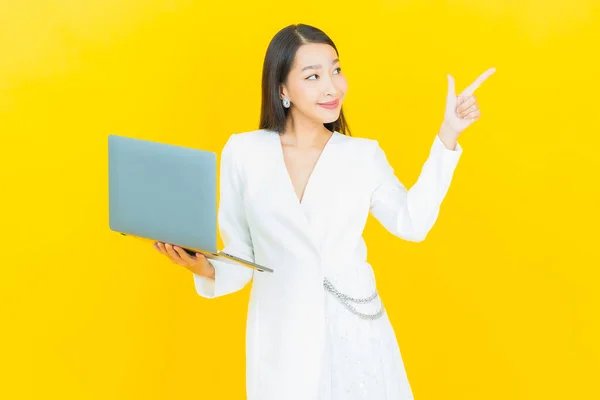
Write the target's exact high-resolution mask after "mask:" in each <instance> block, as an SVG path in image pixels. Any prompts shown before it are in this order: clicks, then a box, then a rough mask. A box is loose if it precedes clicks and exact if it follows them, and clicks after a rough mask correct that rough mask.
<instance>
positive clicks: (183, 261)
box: [154, 242, 215, 279]
mask: <svg viewBox="0 0 600 400" xmlns="http://www.w3.org/2000/svg"><path fill="white" fill-rule="evenodd" d="M154 248H155V249H156V250H158V251H159V252H161V253H162V254H164V255H165V256H167V257H169V259H170V260H171V262H173V263H174V264H179V265H181V266H182V267H185V268H187V269H188V270H190V271H191V272H193V273H194V274H196V275H200V276H205V277H207V278H211V279H215V268H214V267H213V266H212V264H211V263H209V262H208V259H207V258H206V257H205V256H204V254H202V253H196V256H191V255H189V254H188V253H187V252H186V251H185V250H184V249H182V248H181V247H178V246H173V245H172V244H170V243H162V242H156V243H155V244H154Z"/></svg>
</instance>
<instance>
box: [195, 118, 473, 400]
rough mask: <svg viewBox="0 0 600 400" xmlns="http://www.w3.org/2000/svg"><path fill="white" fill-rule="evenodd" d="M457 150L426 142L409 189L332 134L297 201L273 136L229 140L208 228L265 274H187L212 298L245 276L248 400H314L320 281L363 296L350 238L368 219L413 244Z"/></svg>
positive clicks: (383, 164) (366, 143)
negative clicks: (214, 225) (214, 222)
mask: <svg viewBox="0 0 600 400" xmlns="http://www.w3.org/2000/svg"><path fill="white" fill-rule="evenodd" d="M461 154H462V148H461V147H460V145H457V147H456V149H455V150H450V149H447V148H446V147H445V146H444V144H443V143H442V141H441V140H440V139H439V137H438V136H437V135H436V136H435V138H434V140H433V143H432V145H431V148H430V153H429V156H428V158H427V160H426V162H425V163H424V165H423V168H422V170H421V173H420V176H419V178H418V180H417V182H416V183H415V184H414V185H413V186H412V187H411V188H410V190H406V188H405V187H404V185H403V184H402V183H401V182H400V181H399V180H398V178H397V177H396V176H395V174H394V170H393V168H392V167H391V166H390V164H389V163H388V160H387V158H386V156H385V153H384V151H383V150H382V149H381V147H380V146H379V143H378V142H377V141H376V140H371V139H365V138H355V137H350V136H345V135H343V134H341V133H338V132H334V133H333V135H332V136H331V138H330V139H329V141H328V143H327V144H326V146H325V147H324V149H323V152H322V153H321V156H320V158H319V160H318V162H317V164H316V166H315V168H314V170H313V173H312V175H311V177H310V179H309V181H308V184H307V186H306V189H305V192H304V197H303V200H302V202H301V203H300V202H299V201H298V197H297V196H296V193H295V191H294V188H293V185H292V181H291V179H290V177H289V174H288V172H287V169H286V167H285V164H284V157H283V150H282V147H281V142H280V138H279V135H278V134H277V133H276V132H273V131H268V130H262V129H261V130H256V131H250V132H244V133H236V134H232V135H231V136H230V138H229V139H228V141H227V143H226V144H225V146H224V148H223V150H222V153H221V160H220V201H219V211H218V223H219V231H220V234H221V237H222V239H223V242H224V244H225V248H224V249H223V250H224V251H225V252H227V253H231V254H234V255H237V256H239V257H242V258H245V259H249V260H254V261H256V262H257V263H259V264H263V265H266V266H268V267H270V268H273V269H274V270H275V272H274V273H266V272H264V273H262V272H258V271H254V270H252V269H250V268H245V267H241V266H238V265H233V264H228V263H226V262H223V261H215V260H211V263H212V265H213V266H214V267H215V280H212V279H208V278H204V277H201V276H198V275H194V280H195V287H196V290H197V292H198V294H199V295H200V296H203V297H206V298H214V297H217V296H223V295H226V294H228V293H232V292H235V291H238V290H240V289H242V288H243V287H244V286H245V285H246V284H248V282H250V280H253V284H252V289H251V292H250V302H249V306H248V320H247V325H246V363H247V365H246V371H247V373H246V389H247V396H248V399H249V400H283V399H285V400H295V399H298V400H312V399H315V398H316V397H315V396H316V393H317V389H318V388H317V386H318V382H319V377H320V374H321V357H322V355H323V348H324V347H323V346H324V340H323V338H324V334H323V333H324V331H325V327H324V306H323V304H324V296H325V295H326V293H325V291H324V288H323V279H324V278H325V277H327V278H328V279H329V280H330V281H331V282H332V283H333V284H334V286H335V287H336V288H337V289H338V290H340V291H341V292H342V293H345V294H348V295H350V296H353V297H368V296H369V295H370V294H372V293H373V290H374V289H375V278H374V275H373V270H372V268H371V266H370V264H368V263H367V261H366V246H365V242H364V240H363V237H362V234H363V230H364V227H365V223H366V221H367V217H368V214H369V212H370V213H372V215H373V216H374V217H375V218H376V219H377V220H378V221H379V222H380V223H381V224H382V225H383V226H384V227H385V228H386V229H387V230H388V231H389V232H391V233H392V234H393V235H395V236H397V237H399V238H402V239H405V240H410V241H415V242H418V241H422V240H424V239H425V237H426V236H427V233H428V232H429V231H430V229H431V228H432V226H433V225H434V222H435V221H436V219H437V216H438V213H439V209H440V205H441V203H442V200H443V199H444V197H445V195H446V192H447V191H448V188H449V185H450V182H451V179H452V175H453V172H454V170H455V168H456V165H457V163H458V160H459V158H460V156H461Z"/></svg>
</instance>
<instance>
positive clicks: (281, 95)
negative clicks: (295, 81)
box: [279, 84, 289, 100]
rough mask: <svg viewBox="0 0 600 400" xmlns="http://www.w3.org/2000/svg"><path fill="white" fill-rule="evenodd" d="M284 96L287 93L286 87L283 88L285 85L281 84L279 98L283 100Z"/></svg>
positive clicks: (285, 96) (286, 96)
mask: <svg viewBox="0 0 600 400" xmlns="http://www.w3.org/2000/svg"><path fill="white" fill-rule="evenodd" d="M284 98H288V99H289V97H288V93H287V89H286V88H285V85H283V84H281V85H279V99H280V100H283V99H284Z"/></svg>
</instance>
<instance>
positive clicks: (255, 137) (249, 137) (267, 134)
mask: <svg viewBox="0 0 600 400" xmlns="http://www.w3.org/2000/svg"><path fill="white" fill-rule="evenodd" d="M276 134H277V133H276V132H273V131H269V130H266V129H255V130H252V131H242V132H234V133H232V134H230V136H229V139H228V142H232V143H234V145H235V146H250V145H254V144H260V143H261V142H264V141H265V140H268V139H269V138H271V137H273V135H276Z"/></svg>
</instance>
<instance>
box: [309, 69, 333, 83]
mask: <svg viewBox="0 0 600 400" xmlns="http://www.w3.org/2000/svg"><path fill="white" fill-rule="evenodd" d="M334 71H339V72H338V75H339V74H340V72H342V67H338V68H336V69H335V70H334ZM313 76H315V77H318V76H319V75H317V74H313V75H311V76H309V77H307V78H306V80H310V81H314V79H310V78H312V77H313ZM315 79H316V78H315Z"/></svg>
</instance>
